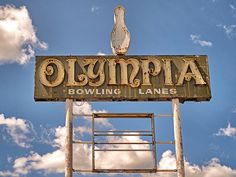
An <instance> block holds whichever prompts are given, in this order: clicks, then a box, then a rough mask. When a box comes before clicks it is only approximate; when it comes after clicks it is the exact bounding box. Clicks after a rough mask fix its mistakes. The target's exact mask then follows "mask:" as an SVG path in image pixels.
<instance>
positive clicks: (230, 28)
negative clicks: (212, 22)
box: [217, 24, 236, 38]
mask: <svg viewBox="0 0 236 177" xmlns="http://www.w3.org/2000/svg"><path fill="white" fill-rule="evenodd" d="M217 27H220V28H222V29H223V30H224V33H225V34H226V35H227V37H228V38H232V37H235V36H236V24H233V25H222V24H219V25H217Z"/></svg>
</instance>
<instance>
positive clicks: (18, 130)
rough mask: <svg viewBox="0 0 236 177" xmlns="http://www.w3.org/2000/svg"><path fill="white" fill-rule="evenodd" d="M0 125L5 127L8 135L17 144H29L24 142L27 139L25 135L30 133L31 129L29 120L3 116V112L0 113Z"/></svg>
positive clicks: (22, 145) (21, 145) (23, 145)
mask: <svg viewBox="0 0 236 177" xmlns="http://www.w3.org/2000/svg"><path fill="white" fill-rule="evenodd" d="M0 126H5V127H6V130H7V133H8V135H9V136H10V137H11V139H12V140H13V142H14V143H16V144H17V145H18V146H20V147H24V148H29V147H30V145H29V144H27V143H26V142H27V141H28V140H29V137H28V136H27V135H29V134H30V133H32V132H30V131H33V130H32V127H31V124H30V123H29V122H27V121H26V120H24V119H19V118H18V119H17V118H15V117H11V118H5V116H4V115H3V114H0Z"/></svg>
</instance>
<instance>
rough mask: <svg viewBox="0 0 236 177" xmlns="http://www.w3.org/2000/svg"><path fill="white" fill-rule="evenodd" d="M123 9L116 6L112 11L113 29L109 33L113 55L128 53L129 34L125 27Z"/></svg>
mask: <svg viewBox="0 0 236 177" xmlns="http://www.w3.org/2000/svg"><path fill="white" fill-rule="evenodd" d="M124 17H125V9H124V7H122V6H118V7H116V8H115V10H114V23H115V24H114V27H113V30H112V33H111V48H112V52H113V54H114V55H124V54H126V53H127V52H128V49H129V44H130V33H129V31H128V28H127V27H126V25H125V19H124Z"/></svg>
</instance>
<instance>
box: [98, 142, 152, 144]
mask: <svg viewBox="0 0 236 177" xmlns="http://www.w3.org/2000/svg"><path fill="white" fill-rule="evenodd" d="M94 144H152V143H148V142H147V143H141V142H127V143H126V142H114V143H112V142H109V143H106V142H101V143H100V142H94Z"/></svg>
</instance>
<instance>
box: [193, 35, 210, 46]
mask: <svg viewBox="0 0 236 177" xmlns="http://www.w3.org/2000/svg"><path fill="white" fill-rule="evenodd" d="M190 38H191V40H192V41H193V43H194V44H199V45H200V46H201V47H211V46H212V45H213V44H212V42H210V41H206V40H201V38H200V36H199V35H196V34H191V35H190Z"/></svg>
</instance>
